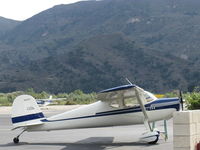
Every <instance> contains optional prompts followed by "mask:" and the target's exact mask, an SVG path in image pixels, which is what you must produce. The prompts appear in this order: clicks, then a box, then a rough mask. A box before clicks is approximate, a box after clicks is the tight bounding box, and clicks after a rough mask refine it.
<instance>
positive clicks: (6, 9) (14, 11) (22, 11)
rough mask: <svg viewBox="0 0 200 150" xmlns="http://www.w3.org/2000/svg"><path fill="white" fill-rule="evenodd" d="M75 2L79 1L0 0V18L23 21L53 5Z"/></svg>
mask: <svg viewBox="0 0 200 150" xmlns="http://www.w3.org/2000/svg"><path fill="white" fill-rule="evenodd" d="M77 1H81V0H0V16H1V17H5V18H9V19H14V20H25V19H27V18H30V17H32V16H33V15H35V14H37V13H39V12H41V11H43V10H46V9H48V8H51V7H53V6H55V5H59V4H69V3H74V2H77Z"/></svg>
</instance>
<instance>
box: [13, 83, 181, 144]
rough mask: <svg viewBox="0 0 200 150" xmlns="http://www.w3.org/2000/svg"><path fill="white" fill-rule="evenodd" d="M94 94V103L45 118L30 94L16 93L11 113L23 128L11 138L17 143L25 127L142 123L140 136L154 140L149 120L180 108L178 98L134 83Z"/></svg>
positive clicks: (168, 115)
mask: <svg viewBox="0 0 200 150" xmlns="http://www.w3.org/2000/svg"><path fill="white" fill-rule="evenodd" d="M97 97H98V98H97V99H98V100H99V101H97V102H95V103H92V104H89V105H86V106H82V107H79V108H77V109H73V110H70V111H67V112H64V113H61V114H58V115H54V116H51V117H48V118H46V117H45V116H44V115H43V113H42V112H41V110H40V108H39V107H38V105H37V103H36V100H35V99H34V98H33V97H32V96H29V95H21V96H18V97H17V98H16V99H15V100H14V102H13V106H12V115H11V117H12V123H13V126H14V128H13V130H14V129H17V128H22V129H23V130H22V132H21V133H20V134H19V135H18V136H16V137H15V138H14V139H13V142H14V143H18V142H19V137H20V135H21V134H22V133H23V132H25V131H27V132H35V131H51V130H66V129H78V128H94V127H109V126H122V125H135V124H144V125H145V127H146V128H147V130H148V131H147V132H145V133H143V134H142V136H141V138H140V140H141V141H144V142H147V143H150V144H155V143H157V141H158V139H159V135H160V132H159V131H158V130H156V129H153V128H152V127H151V125H150V122H155V121H159V120H168V119H170V118H171V117H172V114H173V112H174V111H178V110H179V109H180V99H179V98H162V99H157V98H156V97H155V96H154V95H153V94H152V93H150V92H147V91H145V90H143V89H142V88H140V87H138V86H137V85H133V84H129V85H123V86H119V87H115V88H110V89H106V90H103V91H101V92H99V93H98V96H97Z"/></svg>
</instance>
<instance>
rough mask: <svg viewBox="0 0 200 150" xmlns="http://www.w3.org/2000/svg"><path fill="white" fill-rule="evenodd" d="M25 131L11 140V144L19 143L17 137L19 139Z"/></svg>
mask: <svg viewBox="0 0 200 150" xmlns="http://www.w3.org/2000/svg"><path fill="white" fill-rule="evenodd" d="M25 131H26V130H23V131H22V132H21V133H20V134H19V135H18V136H17V137H15V138H14V139H13V142H14V143H15V144H17V143H19V137H20V136H21V135H22V134H23V133H24V132H25Z"/></svg>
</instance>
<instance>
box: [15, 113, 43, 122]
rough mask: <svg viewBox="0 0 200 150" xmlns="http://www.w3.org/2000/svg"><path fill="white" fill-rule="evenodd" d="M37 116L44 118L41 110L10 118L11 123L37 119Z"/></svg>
mask: <svg viewBox="0 0 200 150" xmlns="http://www.w3.org/2000/svg"><path fill="white" fill-rule="evenodd" d="M39 118H44V115H43V113H42V112H40V113H36V114H29V115H24V116H19V117H13V118H12V123H20V122H24V121H29V120H34V119H39Z"/></svg>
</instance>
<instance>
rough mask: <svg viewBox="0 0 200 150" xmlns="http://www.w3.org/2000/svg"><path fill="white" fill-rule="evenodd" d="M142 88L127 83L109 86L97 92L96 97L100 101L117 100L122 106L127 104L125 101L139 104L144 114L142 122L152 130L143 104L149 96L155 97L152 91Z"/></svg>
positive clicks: (152, 98)
mask: <svg viewBox="0 0 200 150" xmlns="http://www.w3.org/2000/svg"><path fill="white" fill-rule="evenodd" d="M149 93H150V92H147V91H145V90H143V89H142V88H140V87H138V86H137V85H133V84H129V85H123V86H119V87H115V88H110V89H106V90H103V91H101V92H99V94H98V95H97V99H99V100H101V101H107V102H110V103H111V102H112V101H118V102H119V103H120V104H121V105H122V106H124V107H127V106H129V105H128V104H127V103H131V104H134V105H138V106H140V108H141V110H142V113H143V115H144V124H145V126H146V128H147V129H149V130H150V131H152V129H151V126H150V124H149V121H148V120H149V119H148V114H147V111H146V108H145V104H146V103H147V102H148V100H149V98H150V99H151V100H155V99H156V98H155V97H154V96H153V94H152V93H150V94H149Z"/></svg>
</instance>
